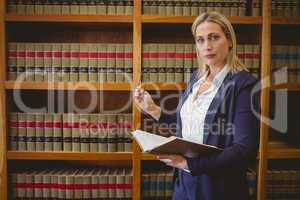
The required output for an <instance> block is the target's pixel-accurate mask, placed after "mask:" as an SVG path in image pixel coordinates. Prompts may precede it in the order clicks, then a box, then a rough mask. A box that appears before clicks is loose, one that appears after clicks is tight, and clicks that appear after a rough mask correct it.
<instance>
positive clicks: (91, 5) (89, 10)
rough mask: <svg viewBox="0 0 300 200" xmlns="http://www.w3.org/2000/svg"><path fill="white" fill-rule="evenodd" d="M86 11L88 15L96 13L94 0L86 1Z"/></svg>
mask: <svg viewBox="0 0 300 200" xmlns="http://www.w3.org/2000/svg"><path fill="white" fill-rule="evenodd" d="M87 13H88V15H96V14H97V8H96V0H90V1H88V3H87Z"/></svg>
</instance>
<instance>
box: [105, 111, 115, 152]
mask: <svg viewBox="0 0 300 200" xmlns="http://www.w3.org/2000/svg"><path fill="white" fill-rule="evenodd" d="M106 117H107V118H106V119H107V125H108V128H107V130H108V133H107V138H108V141H107V142H108V152H116V151H117V131H118V129H117V127H116V120H117V119H116V115H114V114H109V115H107V116H106Z"/></svg>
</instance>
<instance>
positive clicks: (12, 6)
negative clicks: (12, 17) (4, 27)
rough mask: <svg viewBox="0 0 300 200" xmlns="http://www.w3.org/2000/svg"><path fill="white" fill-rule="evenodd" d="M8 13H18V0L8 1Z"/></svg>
mask: <svg viewBox="0 0 300 200" xmlns="http://www.w3.org/2000/svg"><path fill="white" fill-rule="evenodd" d="M7 13H13V14H16V13H17V2H16V1H12V0H11V1H8V2H7Z"/></svg>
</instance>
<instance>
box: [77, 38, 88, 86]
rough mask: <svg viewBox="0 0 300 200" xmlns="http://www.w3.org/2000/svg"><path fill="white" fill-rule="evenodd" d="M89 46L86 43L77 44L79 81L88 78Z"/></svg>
mask: <svg viewBox="0 0 300 200" xmlns="http://www.w3.org/2000/svg"><path fill="white" fill-rule="evenodd" d="M88 51H89V46H88V44H83V43H80V44H79V81H88V80H89V74H88V70H89V57H88V56H89V53H88Z"/></svg>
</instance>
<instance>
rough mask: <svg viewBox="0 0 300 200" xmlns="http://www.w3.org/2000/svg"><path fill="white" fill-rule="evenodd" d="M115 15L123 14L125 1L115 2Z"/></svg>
mask: <svg viewBox="0 0 300 200" xmlns="http://www.w3.org/2000/svg"><path fill="white" fill-rule="evenodd" d="M116 14H117V15H124V14H125V1H123V0H118V1H117V2H116Z"/></svg>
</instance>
